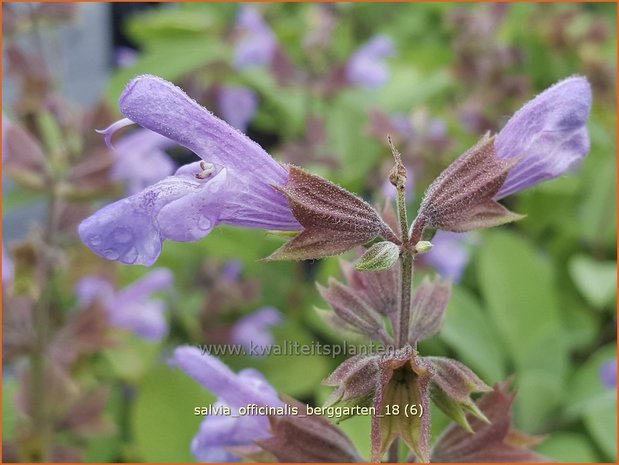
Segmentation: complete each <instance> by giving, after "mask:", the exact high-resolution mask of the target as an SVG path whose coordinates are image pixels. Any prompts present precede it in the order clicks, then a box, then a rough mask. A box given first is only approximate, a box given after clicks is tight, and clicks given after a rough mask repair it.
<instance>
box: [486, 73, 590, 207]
mask: <svg viewBox="0 0 619 465" xmlns="http://www.w3.org/2000/svg"><path fill="white" fill-rule="evenodd" d="M590 111H591V86H590V85H589V83H588V82H587V80H586V79H585V78H584V77H581V76H575V77H570V78H567V79H564V80H563V81H560V82H558V83H556V84H555V85H553V86H552V87H550V88H548V89H546V90H545V91H544V92H542V93H541V94H539V95H538V96H537V97H535V98H534V99H533V100H531V101H530V102H528V103H527V104H526V105H525V106H524V107H522V108H521V109H520V110H518V112H516V114H515V115H514V116H512V117H511V119H510V120H509V121H508V122H507V124H506V125H505V127H504V128H503V129H502V130H501V132H499V134H498V135H497V137H496V141H495V148H496V155H497V157H498V158H501V159H505V160H509V159H515V158H520V161H518V163H516V165H515V166H513V167H512V168H511V169H510V170H509V174H508V176H507V179H506V181H505V183H504V184H503V186H502V187H501V189H500V190H499V191H498V192H497V194H496V196H495V198H496V199H501V198H503V197H506V196H508V195H510V194H513V193H515V192H518V191H521V190H523V189H527V188H529V187H532V186H534V185H536V184H539V183H540V182H542V181H546V180H548V179H553V178H556V177H558V176H561V175H562V174H564V173H565V172H566V171H568V170H570V169H571V168H573V167H574V166H575V165H577V164H578V162H580V160H582V159H583V158H584V157H585V156H586V155H587V153H589V145H590V143H589V132H588V131H587V120H588V119H589V113H590Z"/></svg>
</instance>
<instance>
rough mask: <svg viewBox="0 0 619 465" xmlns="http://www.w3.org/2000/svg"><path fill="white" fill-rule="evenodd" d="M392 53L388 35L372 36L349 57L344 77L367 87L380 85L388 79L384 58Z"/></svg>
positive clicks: (392, 49)
mask: <svg viewBox="0 0 619 465" xmlns="http://www.w3.org/2000/svg"><path fill="white" fill-rule="evenodd" d="M394 53H395V51H394V46H393V41H392V40H391V39H390V38H389V37H387V36H384V35H379V36H375V37H373V38H372V39H370V40H369V41H368V42H366V43H365V44H364V45H362V46H361V48H359V49H358V50H357V51H356V52H355V53H354V54H353V55H352V56H351V57H350V60H349V61H348V65H347V67H346V78H347V79H348V81H349V82H350V83H351V84H354V85H358V86H362V87H366V88H368V89H377V88H379V87H382V86H383V85H384V84H385V83H386V82H387V81H388V80H389V67H388V66H387V64H386V63H385V60H386V59H387V58H389V57H390V56H393V55H394Z"/></svg>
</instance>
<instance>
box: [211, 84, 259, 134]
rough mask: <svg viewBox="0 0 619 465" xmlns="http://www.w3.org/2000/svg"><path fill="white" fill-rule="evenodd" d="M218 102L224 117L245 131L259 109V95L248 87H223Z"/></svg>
mask: <svg viewBox="0 0 619 465" xmlns="http://www.w3.org/2000/svg"><path fill="white" fill-rule="evenodd" d="M217 102H218V106H219V112H220V113H221V116H222V117H223V119H224V120H226V121H227V122H228V123H230V124H231V125H232V126H234V127H235V128H237V129H239V130H241V131H243V132H245V131H246V130H247V126H248V125H249V123H250V121H251V120H252V119H253V118H254V116H255V115H256V112H257V111H258V96H257V95H256V93H255V92H254V91H253V90H251V89H249V88H247V87H242V86H225V87H222V88H221V89H220V90H219V94H218V99H217Z"/></svg>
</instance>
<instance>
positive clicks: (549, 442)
mask: <svg viewBox="0 0 619 465" xmlns="http://www.w3.org/2000/svg"><path fill="white" fill-rule="evenodd" d="M536 450H537V451H538V452H539V453H540V454H542V455H543V456H545V457H548V458H549V459H553V460H556V461H557V462H561V463H594V462H599V460H600V459H599V457H598V455H597V454H596V453H595V449H594V448H593V445H592V444H591V442H589V440H588V439H587V437H586V436H585V435H584V434H576V433H552V434H551V435H550V436H549V437H548V439H546V440H545V441H544V442H543V443H542V444H540V445H539V446H537V447H536Z"/></svg>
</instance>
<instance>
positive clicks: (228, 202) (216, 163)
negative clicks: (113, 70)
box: [79, 76, 301, 265]
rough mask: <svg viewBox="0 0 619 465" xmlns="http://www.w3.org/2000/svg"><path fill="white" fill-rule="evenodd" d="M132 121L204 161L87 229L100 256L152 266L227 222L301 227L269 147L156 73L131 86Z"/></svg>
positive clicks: (127, 103)
mask: <svg viewBox="0 0 619 465" xmlns="http://www.w3.org/2000/svg"><path fill="white" fill-rule="evenodd" d="M120 109H121V112H122V113H123V114H124V115H125V116H126V117H127V118H125V120H122V121H120V122H118V123H115V124H114V125H112V126H110V128H108V130H107V132H108V134H107V135H106V137H107V138H108V139H109V137H111V132H112V131H114V130H115V129H117V128H119V127H122V126H123V125H126V124H128V123H129V124H130V123H131V122H134V123H137V124H139V125H141V126H143V127H144V128H147V129H150V130H151V131H154V132H156V133H158V134H161V135H163V136H165V137H167V138H169V139H171V140H173V141H175V142H176V143H178V144H179V145H182V146H184V147H187V148H188V149H189V150H191V151H192V152H194V153H195V154H197V155H198V156H199V157H201V158H202V161H201V162H195V163H191V164H189V165H185V166H182V167H181V168H179V169H178V171H177V172H176V173H175V174H174V175H173V176H169V177H167V178H165V179H163V180H161V181H159V182H157V183H156V184H153V185H152V186H149V187H147V188H146V189H144V190H143V191H141V192H140V193H138V194H136V195H133V196H130V197H127V198H125V199H122V200H119V201H117V202H114V203H112V204H110V205H107V206H106V207H104V208H102V209H101V210H99V211H98V212H96V213H95V214H94V215H92V216H90V217H89V218H86V219H85V220H84V221H83V222H82V223H81V224H80V226H79V234H80V237H81V239H82V241H83V242H84V243H85V244H86V245H88V246H89V247H90V248H91V249H92V250H93V251H94V252H95V253H96V254H98V255H100V256H101V257H104V258H106V259H108V260H119V261H121V262H123V263H127V264H141V265H152V264H153V263H154V262H155V260H157V257H159V254H160V253H161V248H162V244H163V241H164V240H173V241H178V242H193V241H197V240H200V239H202V238H204V237H205V236H207V235H208V234H209V233H210V232H211V231H212V230H213V228H214V227H215V226H216V225H218V224H220V223H223V224H229V225H233V226H242V227H248V228H263V229H270V230H299V229H301V225H300V224H299V223H298V222H297V220H296V219H295V217H294V215H293V214H292V211H291V209H290V205H289V204H288V200H287V199H286V198H285V197H284V195H283V194H281V193H280V192H278V191H277V190H276V189H275V188H274V187H273V186H278V185H279V186H283V185H285V184H286V181H287V180H288V171H287V170H286V169H285V168H284V167H283V166H282V165H280V164H279V163H277V162H276V161H275V160H273V158H271V156H270V155H269V154H268V153H266V152H265V151H264V150H263V149H262V147H260V146H259V145H258V144H256V143H255V142H253V141H252V140H251V139H249V138H248V137H247V136H245V135H244V134H242V133H241V132H239V131H238V130H236V129H234V128H233V127H231V126H229V125H228V124H226V123H225V122H223V121H222V120H220V119H219V118H216V117H215V116H214V115H213V114H212V113H211V112H209V111H208V110H206V109H205V108H203V107H201V106H200V105H198V104H197V103H196V102H195V101H194V100H192V99H191V98H189V96H187V94H185V93H184V92H183V91H182V90H181V89H179V88H178V87H176V86H175V85H174V84H172V83H170V82H167V81H164V80H163V79H160V78H158V77H155V76H140V77H137V78H135V79H134V80H133V81H131V82H130V83H129V84H128V86H127V88H126V89H125V91H124V92H123V94H122V95H121V97H120Z"/></svg>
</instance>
